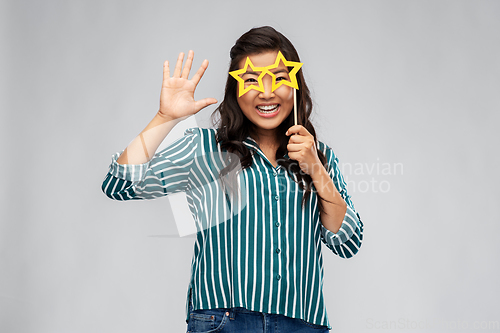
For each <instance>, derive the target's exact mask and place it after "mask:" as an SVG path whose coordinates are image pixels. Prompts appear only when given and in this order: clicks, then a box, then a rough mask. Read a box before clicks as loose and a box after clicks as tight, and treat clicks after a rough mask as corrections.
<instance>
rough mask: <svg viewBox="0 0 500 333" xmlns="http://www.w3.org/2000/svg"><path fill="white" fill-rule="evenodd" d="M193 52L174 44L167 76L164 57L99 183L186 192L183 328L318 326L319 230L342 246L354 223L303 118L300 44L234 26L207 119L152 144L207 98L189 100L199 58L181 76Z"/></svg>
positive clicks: (117, 193) (145, 194)
mask: <svg viewBox="0 0 500 333" xmlns="http://www.w3.org/2000/svg"><path fill="white" fill-rule="evenodd" d="M193 56H194V55H193V52H192V51H190V52H189V54H188V57H187V60H186V63H185V65H184V68H182V63H183V60H184V54H182V53H181V54H180V55H179V58H178V59H177V63H176V65H175V69H174V73H173V75H172V77H170V71H169V64H168V61H166V62H165V63H164V77H163V84H162V91H161V96H160V109H159V111H158V113H157V114H156V116H155V117H154V119H153V120H152V121H151V122H150V123H149V125H148V126H147V127H146V128H145V129H144V130H143V131H142V132H141V134H140V135H139V136H138V137H137V138H136V139H135V140H134V141H132V143H131V144H130V145H129V146H128V147H127V148H126V149H125V150H124V151H123V153H116V154H115V155H114V156H113V160H112V164H111V166H110V171H109V173H108V175H107V177H106V179H105V180H104V183H103V186H102V189H103V191H104V192H105V193H106V194H107V195H108V196H109V197H110V198H113V199H117V200H128V199H135V200H140V199H152V198H156V197H160V196H164V195H168V194H169V193H174V192H178V191H185V192H186V196H187V199H188V204H189V207H190V210H191V213H192V215H193V218H194V220H195V222H196V225H197V229H198V232H197V238H196V242H195V247H194V255H193V260H192V266H191V268H192V269H191V280H190V283H189V287H188V293H187V301H186V308H187V311H186V313H187V316H186V322H187V323H188V327H187V330H188V332H259V331H260V332H264V331H265V332H274V331H280V332H294V331H297V332H308V331H311V332H328V330H329V329H331V326H330V323H329V320H328V317H327V314H326V308H325V304H324V300H323V288H322V286H323V260H322V253H321V242H320V240H321V241H322V242H323V243H324V244H325V245H326V246H327V247H328V248H329V249H330V250H331V251H332V252H333V253H335V254H337V255H339V256H340V257H343V258H349V257H351V256H353V255H354V254H356V253H357V252H358V250H359V247H360V246H361V242H362V239H363V223H362V222H361V220H360V218H359V215H358V214H357V213H356V211H355V210H354V206H353V204H352V202H351V200H350V197H349V196H348V195H347V192H346V184H345V182H344V180H343V178H342V175H341V174H340V171H339V165H338V159H337V158H336V157H335V155H334V153H333V151H332V150H331V149H330V148H329V147H328V146H326V145H325V144H323V143H322V142H319V141H317V139H316V135H315V131H314V127H313V126H312V124H311V123H310V121H309V116H310V114H311V111H312V102H311V98H310V96H309V90H308V88H307V85H306V83H305V81H304V76H303V75H302V71H301V70H300V71H297V70H298V68H296V67H295V66H299V65H298V64H300V60H299V56H298V54H297V52H296V50H295V48H294V47H293V45H292V44H291V42H290V41H289V40H288V39H287V38H286V37H285V36H283V35H282V34H281V33H279V32H277V31H276V30H274V29H273V28H271V27H260V28H254V29H251V30H250V31H248V32H247V33H245V34H243V35H242V36H241V37H240V38H239V39H238V40H237V41H236V44H235V45H234V46H233V47H232V49H231V52H230V57H231V64H230V69H229V70H230V74H231V75H228V78H227V83H226V89H225V95H224V100H223V101H222V102H221V104H220V105H219V107H218V108H217V109H216V111H215V112H214V115H215V116H216V117H217V118H218V126H217V129H200V128H193V129H189V130H187V131H186V133H185V135H184V137H183V138H181V139H179V140H177V141H176V142H174V143H173V144H172V145H170V146H169V147H168V148H166V149H165V150H163V151H161V152H159V153H156V154H155V151H156V149H157V148H158V146H159V145H160V143H161V142H162V141H163V139H164V138H165V136H166V135H167V134H168V133H169V131H170V130H171V128H172V127H173V126H175V124H176V123H178V122H179V121H181V120H182V119H185V118H186V117H188V116H190V115H192V114H195V113H196V112H198V111H199V110H201V109H203V108H204V107H206V106H208V105H211V104H214V103H216V102H217V101H216V100H215V99H213V98H206V99H203V100H200V101H195V100H194V91H195V88H196V86H197V84H198V82H199V81H200V79H201V77H202V76H203V74H204V72H205V70H206V68H207V66H208V61H207V60H205V61H203V63H202V65H201V67H200V68H199V69H198V71H197V72H196V73H195V75H194V76H193V78H192V79H191V80H189V79H188V77H189V72H190V69H191V64H192V61H193ZM295 79H296V87H297V88H298V90H297V91H296V93H297V96H296V99H297V121H298V124H297V125H294V116H293V112H292V110H293V108H294V97H293V96H294V88H293V87H292V86H293V84H291V83H293V82H294V81H295ZM281 82H283V83H284V84H281Z"/></svg>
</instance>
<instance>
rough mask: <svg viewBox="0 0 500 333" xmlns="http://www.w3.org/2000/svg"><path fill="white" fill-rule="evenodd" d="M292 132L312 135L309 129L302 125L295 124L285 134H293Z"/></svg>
mask: <svg viewBox="0 0 500 333" xmlns="http://www.w3.org/2000/svg"><path fill="white" fill-rule="evenodd" d="M292 134H299V135H311V134H310V133H309V131H308V130H307V129H306V128H305V127H304V126H302V125H293V126H292V127H290V128H289V129H288V130H287V131H286V133H285V135H292Z"/></svg>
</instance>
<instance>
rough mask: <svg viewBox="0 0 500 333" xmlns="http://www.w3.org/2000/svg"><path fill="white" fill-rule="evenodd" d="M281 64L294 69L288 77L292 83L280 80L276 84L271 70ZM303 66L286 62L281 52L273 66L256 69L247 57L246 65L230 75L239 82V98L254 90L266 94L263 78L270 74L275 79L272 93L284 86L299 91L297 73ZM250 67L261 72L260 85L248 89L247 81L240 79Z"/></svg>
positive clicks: (298, 63) (293, 62)
mask: <svg viewBox="0 0 500 333" xmlns="http://www.w3.org/2000/svg"><path fill="white" fill-rule="evenodd" d="M280 62H283V64H285V66H287V67H293V69H292V70H291V71H290V72H289V73H288V75H289V77H290V81H288V80H280V81H278V82H276V75H274V73H273V72H271V70H272V69H273V68H277V67H278V66H279V64H280ZM302 65H303V64H302V63H301V62H295V61H288V60H286V59H285V57H284V56H283V54H282V53H281V51H279V52H278V56H277V57H276V61H275V63H274V64H272V65H270V66H267V67H255V66H254V65H253V64H252V62H251V61H250V58H249V57H247V60H246V61H245V65H244V66H243V68H242V69H238V70H235V71H232V72H229V74H230V75H231V76H232V77H234V78H235V79H236V80H237V81H238V84H239V94H238V97H241V95H243V94H245V93H247V92H248V91H250V90H252V89H255V90H257V91H260V92H264V84H263V83H262V78H263V77H264V75H266V74H269V75H270V76H271V77H272V79H273V81H272V91H275V90H276V89H278V88H279V87H280V86H281V85H283V84H284V85H286V86H289V87H292V88H295V89H297V90H298V89H299V85H298V83H297V72H298V71H299V69H300V68H301V67H302ZM248 67H250V68H251V70H252V72H260V75H259V76H258V78H257V83H258V85H256V84H251V85H249V86H248V87H246V88H245V80H243V79H242V78H241V77H240V75H241V74H244V73H246V72H247V71H248Z"/></svg>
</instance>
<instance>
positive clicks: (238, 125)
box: [212, 26, 327, 210]
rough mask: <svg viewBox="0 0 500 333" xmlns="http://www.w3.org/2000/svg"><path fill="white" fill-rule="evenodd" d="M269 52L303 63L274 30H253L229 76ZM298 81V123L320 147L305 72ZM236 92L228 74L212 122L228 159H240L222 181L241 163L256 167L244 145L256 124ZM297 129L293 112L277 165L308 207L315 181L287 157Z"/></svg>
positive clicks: (237, 49)
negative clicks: (248, 59) (248, 60)
mask: <svg viewBox="0 0 500 333" xmlns="http://www.w3.org/2000/svg"><path fill="white" fill-rule="evenodd" d="M268 51H281V53H282V54H283V56H284V57H285V58H286V60H288V61H297V62H300V58H299V55H298V53H297V51H296V50H295V48H294V46H293V45H292V43H291V42H290V41H289V40H288V39H287V38H286V37H285V36H284V35H283V34H281V33H280V32H278V31H276V30H275V29H274V28H272V27H269V26H264V27H258V28H253V29H251V30H249V31H248V32H246V33H244V34H243V35H242V36H241V37H240V38H238V40H237V41H236V43H235V44H234V46H233V47H232V48H231V51H230V57H231V63H230V65H229V72H230V71H234V70H237V69H238V68H239V63H240V61H241V60H242V59H244V58H246V57H247V56H249V55H252V54H259V53H263V52H268ZM297 81H298V85H299V89H298V90H297V121H298V123H299V124H301V125H302V126H304V127H305V128H306V129H307V130H308V131H309V133H311V134H312V135H313V136H314V140H315V142H316V144H317V139H316V132H315V130H314V127H313V125H312V124H311V122H310V121H309V117H310V115H311V112H312V106H313V103H312V100H311V97H310V95H309V89H308V88H307V85H306V82H305V80H304V75H303V74H302V70H299V72H298V73H297ZM236 88H237V81H236V80H235V79H234V78H233V77H232V76H231V75H229V74H228V76H227V81H226V89H225V93H224V99H223V101H222V102H221V103H220V105H219V107H217V109H216V110H215V111H214V112H213V114H212V122H213V124H214V125H215V126H216V127H217V135H216V140H217V142H218V143H220V146H221V148H222V149H223V150H226V151H227V152H229V153H232V154H228V156H231V155H232V156H234V155H236V156H237V158H233V159H231V158H229V163H228V164H227V166H226V167H225V168H223V169H222V170H221V173H220V176H221V177H220V179H221V180H222V179H223V178H224V177H227V176H229V173H230V171H232V170H233V169H234V168H236V167H237V166H238V163H240V164H241V167H242V168H243V169H244V168H247V167H249V166H251V165H252V152H251V151H250V150H249V149H248V148H247V147H246V146H245V145H244V144H243V140H244V139H245V138H246V137H247V136H249V135H250V134H251V132H252V129H253V128H254V124H253V123H252V122H251V121H250V120H248V118H247V117H246V116H245V115H244V114H243V112H242V111H241V108H240V106H239V104H238V100H237V90H236ZM216 119H217V120H216ZM293 125H294V118H293V112H291V113H290V115H289V116H288V117H287V118H286V119H285V120H284V121H283V122H282V123H281V124H280V125H279V127H278V129H277V130H278V137H279V148H278V150H277V151H276V161H277V162H278V164H279V165H281V166H283V167H284V168H285V170H287V172H288V173H289V175H290V176H291V177H292V179H294V180H295V181H296V182H297V183H298V184H299V185H300V187H301V189H303V190H304V191H305V192H304V195H303V199H302V204H304V203H305V202H306V200H308V198H309V196H310V194H311V190H312V179H311V177H310V176H309V175H308V174H306V173H304V172H302V171H301V169H300V167H299V164H298V162H297V161H295V160H291V159H289V158H285V157H284V155H285V154H286V153H287V144H288V140H289V137H288V136H286V135H285V132H286V130H287V129H288V128H290V127H291V126H293ZM233 154H234V155H233ZM318 157H319V159H320V161H321V163H322V164H323V165H324V166H326V164H327V162H326V158H325V156H324V155H323V153H322V152H320V151H318ZM223 183H224V182H223ZM229 183H232V184H235V183H234V182H232V181H229ZM318 205H319V208H320V210H322V205H321V200H318Z"/></svg>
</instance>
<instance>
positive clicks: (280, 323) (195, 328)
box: [187, 302, 329, 333]
mask: <svg viewBox="0 0 500 333" xmlns="http://www.w3.org/2000/svg"><path fill="white" fill-rule="evenodd" d="M212 332H221V333H233V332H238V333H245V332H249V333H250V332H251V333H254V332H265V333H293V332H297V333H298V332H303V333H308V332H311V333H328V332H329V330H328V327H326V326H319V325H314V324H311V323H308V322H306V321H304V320H301V319H296V318H291V317H286V316H283V315H277V314H268V313H262V312H255V311H250V310H247V309H245V308H229V309H222V308H221V309H211V310H193V306H192V304H191V302H189V321H188V325H187V333H212Z"/></svg>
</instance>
